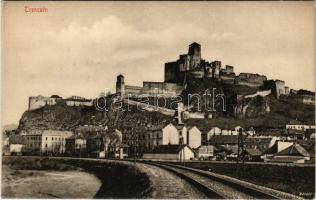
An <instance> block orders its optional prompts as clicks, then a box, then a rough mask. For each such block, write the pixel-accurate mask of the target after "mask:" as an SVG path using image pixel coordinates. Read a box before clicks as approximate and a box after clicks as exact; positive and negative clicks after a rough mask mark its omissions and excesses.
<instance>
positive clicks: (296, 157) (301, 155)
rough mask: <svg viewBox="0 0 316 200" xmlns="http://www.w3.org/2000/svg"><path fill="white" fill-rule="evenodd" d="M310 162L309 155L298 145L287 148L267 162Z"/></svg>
mask: <svg viewBox="0 0 316 200" xmlns="http://www.w3.org/2000/svg"><path fill="white" fill-rule="evenodd" d="M308 160H310V154H309V153H308V152H307V151H306V150H305V149H304V148H303V147H302V146H301V145H299V144H293V145H291V146H289V147H288V148H286V149H284V150H282V151H280V152H278V153H276V154H274V156H273V158H272V159H269V160H266V161H267V162H282V163H305V162H306V161H308Z"/></svg>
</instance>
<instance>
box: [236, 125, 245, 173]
mask: <svg viewBox="0 0 316 200" xmlns="http://www.w3.org/2000/svg"><path fill="white" fill-rule="evenodd" d="M240 150H241V152H240ZM243 153H244V137H243V129H242V128H240V129H239V130H238V149H237V163H236V173H237V176H239V159H240V158H241V159H242V168H243V170H244V164H245V159H244V156H243ZM240 154H242V155H241V157H240Z"/></svg>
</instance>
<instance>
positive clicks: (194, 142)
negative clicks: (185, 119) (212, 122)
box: [187, 126, 202, 149]
mask: <svg viewBox="0 0 316 200" xmlns="http://www.w3.org/2000/svg"><path fill="white" fill-rule="evenodd" d="M187 141H188V145H189V146H190V147H191V148H194V149H195V148H198V147H199V146H201V144H202V133H201V131H200V130H199V129H198V128H197V127H196V126H193V127H191V128H188V140H187Z"/></svg>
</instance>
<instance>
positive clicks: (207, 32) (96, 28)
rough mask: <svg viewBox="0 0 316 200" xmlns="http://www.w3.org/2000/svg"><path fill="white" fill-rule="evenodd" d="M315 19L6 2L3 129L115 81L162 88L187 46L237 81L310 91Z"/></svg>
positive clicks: (293, 13) (152, 6) (254, 8)
mask: <svg viewBox="0 0 316 200" xmlns="http://www.w3.org/2000/svg"><path fill="white" fill-rule="evenodd" d="M24 6H29V7H46V8H48V12H47V13H26V12H25V11H24ZM314 14H315V13H314V5H313V2H72V1H70V2H4V3H3V24H2V25H3V29H2V30H3V32H2V119H3V121H2V123H3V124H8V123H18V121H19V119H20V117H21V115H22V114H23V112H24V111H25V110H26V109H27V105H28V97H29V96H33V95H39V94H41V95H44V96H50V95H52V94H58V95H61V96H63V97H68V96H71V95H78V96H84V97H87V98H93V97H96V96H97V95H99V93H100V92H102V91H104V90H105V88H109V90H111V91H114V88H115V81H116V76H117V75H118V74H119V73H122V74H123V75H124V76H125V83H126V84H129V85H141V84H142V81H145V80H148V81H163V77H164V75H163V73H164V63H165V62H168V61H174V60H176V59H177V58H178V56H179V54H183V53H187V49H188V45H189V44H190V43H192V42H193V41H195V42H198V43H200V44H201V45H202V57H203V58H204V59H206V60H208V61H213V60H221V61H222V63H223V64H224V65H225V64H228V65H233V66H234V67H235V71H236V72H237V73H240V72H249V73H259V74H263V75H266V76H267V77H268V78H271V79H281V80H285V82H286V85H287V86H289V87H291V88H294V89H300V88H304V89H309V90H315V68H314V66H315V56H314V55H315V37H314V36H315V21H314V17H315V16H314Z"/></svg>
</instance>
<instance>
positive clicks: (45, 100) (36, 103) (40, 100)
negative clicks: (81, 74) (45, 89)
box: [28, 95, 56, 110]
mask: <svg viewBox="0 0 316 200" xmlns="http://www.w3.org/2000/svg"><path fill="white" fill-rule="evenodd" d="M55 104H56V98H50V97H44V96H40V95H39V96H36V97H29V107H28V110H35V109H38V108H41V107H44V106H45V105H55Z"/></svg>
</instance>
